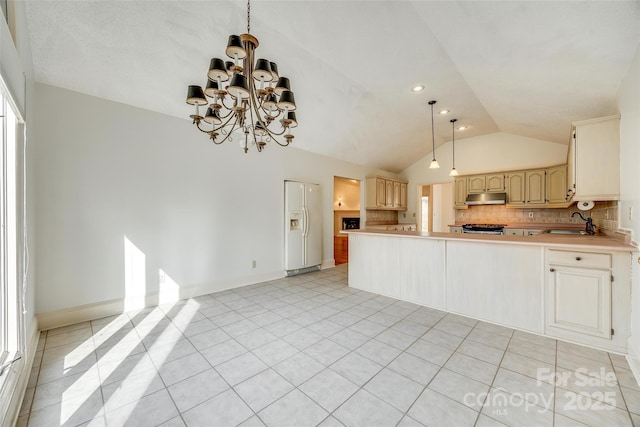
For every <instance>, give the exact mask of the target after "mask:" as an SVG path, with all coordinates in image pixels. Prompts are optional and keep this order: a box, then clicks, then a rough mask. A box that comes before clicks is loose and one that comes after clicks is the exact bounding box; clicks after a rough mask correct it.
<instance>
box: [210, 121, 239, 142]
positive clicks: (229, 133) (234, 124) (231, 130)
mask: <svg viewBox="0 0 640 427" xmlns="http://www.w3.org/2000/svg"><path fill="white" fill-rule="evenodd" d="M230 121H231V119H229V120H227V122H226V123H225V124H224V125H222V126H220V127H219V128H218V129H215V130H214V132H215V131H217V130H220V129H222V128H223V127H225V126H226V125H227V124H228V123H229V122H230ZM237 124H238V118H237V117H236V121H235V122H233V125H232V126H231V129H230V130H229V132H227V135H226V136H225V137H224V138H222V140H221V141H216V140H215V139H214V140H213V143H214V144H216V145H222V144H224V143H225V142H226V141H227V139H229V137H231V133H232V132H233V131H234V130H235V128H236V125H237Z"/></svg>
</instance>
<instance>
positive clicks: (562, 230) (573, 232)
mask: <svg viewBox="0 0 640 427" xmlns="http://www.w3.org/2000/svg"><path fill="white" fill-rule="evenodd" d="M542 232H543V233H546V234H562V235H564V236H586V235H587V232H586V231H584V230H575V229H570V228H549V229H546V230H543V231H542Z"/></svg>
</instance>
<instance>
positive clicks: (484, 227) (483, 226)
mask: <svg viewBox="0 0 640 427" xmlns="http://www.w3.org/2000/svg"><path fill="white" fill-rule="evenodd" d="M504 227H505V224H464V225H463V226H462V228H464V229H466V230H475V231H494V230H502V229H503V228H504Z"/></svg>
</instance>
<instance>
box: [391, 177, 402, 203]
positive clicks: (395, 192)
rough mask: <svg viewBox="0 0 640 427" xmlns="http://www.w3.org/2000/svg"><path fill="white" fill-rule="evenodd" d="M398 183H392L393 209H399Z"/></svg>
mask: <svg viewBox="0 0 640 427" xmlns="http://www.w3.org/2000/svg"><path fill="white" fill-rule="evenodd" d="M400 196H401V194H400V182H399V181H393V207H394V208H399V207H400Z"/></svg>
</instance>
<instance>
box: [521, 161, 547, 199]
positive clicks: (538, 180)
mask: <svg viewBox="0 0 640 427" xmlns="http://www.w3.org/2000/svg"><path fill="white" fill-rule="evenodd" d="M545 184H546V181H545V170H544V169H541V170H534V171H528V172H526V173H525V187H526V202H527V204H544V203H545V200H546V198H545V187H546V185H545Z"/></svg>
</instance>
